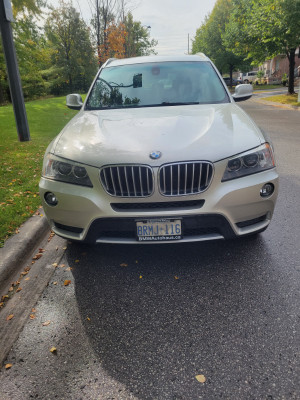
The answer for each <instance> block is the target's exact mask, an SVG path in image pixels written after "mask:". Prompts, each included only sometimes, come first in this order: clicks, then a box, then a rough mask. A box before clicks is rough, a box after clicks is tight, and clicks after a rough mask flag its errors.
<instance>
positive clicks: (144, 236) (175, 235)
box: [135, 218, 182, 242]
mask: <svg viewBox="0 0 300 400" xmlns="http://www.w3.org/2000/svg"><path fill="white" fill-rule="evenodd" d="M135 222H136V239H137V241H139V242H168V241H173V240H181V239H182V219H181V218H147V219H146V218H145V219H138V220H136V221H135Z"/></svg>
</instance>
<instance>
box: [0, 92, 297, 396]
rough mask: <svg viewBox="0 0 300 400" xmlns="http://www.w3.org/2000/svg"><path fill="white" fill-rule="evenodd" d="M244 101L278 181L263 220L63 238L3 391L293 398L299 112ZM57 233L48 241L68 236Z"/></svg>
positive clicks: (1, 373) (0, 383)
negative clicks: (153, 237)
mask: <svg viewBox="0 0 300 400" xmlns="http://www.w3.org/2000/svg"><path fill="white" fill-rule="evenodd" d="M241 106H242V107H243V108H244V109H245V110H246V111H247V112H248V113H249V114H250V115H251V116H252V117H253V118H254V119H255V121H256V122H257V123H258V125H259V126H261V127H262V128H263V129H264V130H265V131H266V132H267V133H268V134H269V135H270V137H271V138H272V140H273V143H274V146H275V150H276V159H277V165H278V170H279V174H280V191H279V198H278V202H277V206H276V210H275V215H274V218H273V221H272V223H271V225H270V227H269V228H268V229H267V231H265V232H264V233H263V234H261V235H260V236H259V237H257V238H244V239H241V240H232V241H226V242H225V241H216V242H206V243H193V244H181V245H174V244H169V245H167V244H164V245H156V246H155V245H154V246H150V245H144V246H138V245H133V246H124V245H119V246H117V245H102V246H88V245H75V244H67V248H66V249H65V251H64V253H63V255H62V258H59V260H58V262H57V264H58V265H57V266H56V265H52V264H54V263H52V264H51V261H49V260H48V267H49V268H50V267H52V274H51V276H50V278H49V285H48V286H47V287H46V288H45V290H44V291H43V293H42V295H41V296H40V298H39V300H38V302H37V304H35V305H32V304H30V310H29V312H30V315H31V316H33V317H30V315H29V316H28V317H27V323H26V324H25V326H24V329H23V331H22V332H21V334H20V336H19V339H18V340H17V341H16V342H15V344H14V346H13V348H12V350H11V351H10V353H9V354H8V357H7V359H6V360H5V364H11V365H12V366H11V367H10V368H9V369H5V368H4V367H3V368H2V369H1V370H0V399H1V400H6V399H14V400H19V399H20V400H23V399H30V398H37V399H43V400H44V399H51V400H52V399H76V400H77V399H78V400H79V399H84V400H86V399H101V400H102V399H105V400H108V399H118V400H119V399H120V400H127V399H140V400H142V399H149V400H150V399H151V400H152V399H162V400H169V399H170V400H179V399H182V400H194V399H205V400H207V399H208V400H209V399H219V398H220V399H233V400H234V399H249V400H250V399H294V400H298V399H299V398H300V380H299V376H300V349H299V347H300V311H299V310H300V290H299V289H300V262H299V259H300V257H299V256H300V248H299V243H300V231H299V216H300V214H299V198H300V173H299V170H300V157H299V153H300V135H299V123H300V113H299V112H298V111H294V110H288V109H287V110H285V109H278V108H274V107H272V106H268V105H265V104H258V103H257V102H256V101H254V100H249V101H247V102H244V103H241ZM55 240H57V242H56V244H55V248H54V249H52V252H53V253H55V251H57V250H56V248H57V249H60V248H64V247H66V243H65V241H63V240H62V239H59V238H56V239H55ZM49 253H50V252H49ZM41 260H42V258H41ZM41 260H39V261H41ZM30 278H31V279H33V278H34V275H31V276H30ZM23 290H24V289H23ZM20 293H22V292H20ZM10 301H11V300H10ZM14 301H15V302H16V300H14ZM8 307H11V306H9V302H8V304H7V306H6V307H5V308H4V310H3V311H5V313H6V314H8V315H9V311H10V309H9V308H8ZM32 308H33V310H32ZM3 311H1V313H3ZM27 314H28V310H27ZM0 316H1V314H0ZM5 322H6V323H7V324H10V323H11V322H13V319H12V320H10V321H5ZM8 326H9V325H8ZM53 347H54V348H55V349H56V350H54V349H53ZM51 349H52V352H51V351H50V350H51ZM1 396H2V397H1Z"/></svg>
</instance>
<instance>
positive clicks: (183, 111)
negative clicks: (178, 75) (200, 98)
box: [52, 103, 264, 167]
mask: <svg viewBox="0 0 300 400" xmlns="http://www.w3.org/2000/svg"><path fill="white" fill-rule="evenodd" d="M263 142H264V138H263V135H262V134H261V132H260V131H259V129H258V128H257V127H256V126H255V124H254V123H253V121H252V120H251V119H250V118H249V117H248V116H247V115H246V114H245V113H244V111H242V110H241V109H240V108H239V107H238V106H237V105H236V104H234V103H229V104H219V105H195V106H173V107H151V108H134V109H120V110H119V109H118V110H99V111H85V110H82V111H80V112H79V113H78V114H77V115H76V116H75V117H74V118H73V119H72V120H71V121H70V122H69V123H68V125H67V126H66V127H65V128H64V129H63V131H62V132H61V134H60V135H59V136H58V138H57V140H56V141H55V144H54V148H53V150H52V152H53V153H54V154H56V155H57V156H61V157H64V158H66V159H69V160H73V161H77V162H80V163H83V164H88V165H91V166H95V167H101V166H103V165H106V164H117V163H118V164H119V163H120V164H123V163H124V164H126V163H129V164H132V163H139V164H148V165H152V166H155V165H161V164H165V163H169V162H174V161H187V160H195V161H196V160H206V161H211V162H216V161H219V160H221V159H224V158H228V157H231V156H233V155H236V154H239V153H242V152H244V151H246V150H249V149H252V148H255V147H257V146H259V145H260V144H261V143H263ZM152 151H160V152H161V153H162V155H161V158H160V159H159V160H151V159H150V157H149V154H150V153H151V152H152Z"/></svg>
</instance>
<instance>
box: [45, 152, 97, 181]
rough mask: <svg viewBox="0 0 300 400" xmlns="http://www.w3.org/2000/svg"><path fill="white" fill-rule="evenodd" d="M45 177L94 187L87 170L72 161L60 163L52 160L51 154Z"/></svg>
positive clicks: (46, 165)
mask: <svg viewBox="0 0 300 400" xmlns="http://www.w3.org/2000/svg"><path fill="white" fill-rule="evenodd" d="M43 176H44V177H45V178H48V179H53V180H55V181H61V182H66V183H73V184H74V185H81V186H89V187H93V184H92V182H91V180H90V178H89V176H88V173H87V170H86V169H85V168H84V167H83V166H82V165H77V164H75V163H72V162H70V161H68V162H66V161H59V160H57V159H54V158H52V157H51V154H48V155H47V159H46V164H45V166H44V168H43Z"/></svg>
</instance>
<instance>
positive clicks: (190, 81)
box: [40, 54, 278, 243]
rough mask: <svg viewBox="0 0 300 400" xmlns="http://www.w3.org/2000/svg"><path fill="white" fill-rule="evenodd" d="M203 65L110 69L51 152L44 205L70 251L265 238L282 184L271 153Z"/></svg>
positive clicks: (139, 62) (141, 62) (213, 71)
mask: <svg viewBox="0 0 300 400" xmlns="http://www.w3.org/2000/svg"><path fill="white" fill-rule="evenodd" d="M251 95H252V86H251V85H238V86H237V87H236V89H235V93H234V94H233V95H231V93H230V92H229V90H228V88H227V87H226V84H225V83H224V80H223V79H222V77H221V75H220V74H219V72H218V70H217V68H216V67H215V66H214V64H213V63H212V62H211V61H210V59H208V58H207V57H206V56H205V55H203V54H198V55H187V56H179V57H161V56H149V57H138V58H129V59H109V60H108V61H107V62H106V63H105V64H104V65H103V66H102V67H101V68H100V70H99V72H98V74H97V75H96V78H95V80H94V82H93V83H92V85H91V88H90V90H89V92H88V94H87V97H86V99H85V101H84V102H83V101H82V99H81V96H80V95H78V94H71V95H68V96H67V106H69V107H70V108H73V109H77V110H79V112H78V113H77V115H76V116H75V117H74V118H73V119H72V120H71V121H70V122H69V123H68V124H67V125H66V126H65V128H64V129H63V130H62V131H61V132H60V134H59V135H58V136H57V137H56V138H55V139H54V140H53V141H52V142H51V143H50V145H49V146H48V148H47V151H46V154H45V157H44V163H43V171H42V177H41V180H40V196H41V199H42V204H43V207H44V211H45V214H46V216H47V218H48V221H49V223H50V226H51V228H52V230H53V231H54V232H55V233H56V234H57V235H60V236H62V237H64V238H67V239H69V240H73V241H88V242H93V243H166V242H170V243H174V242H192V241H204V240H213V239H228V238H235V237H241V236H245V235H249V234H256V233H258V232H261V231H263V230H265V229H266V228H267V227H268V225H269V223H270V221H271V218H272V215H273V212H274V207H275V202H276V198H277V192H278V174H277V172H276V167H275V159H274V154H273V148H272V144H271V143H270V140H269V139H268V138H267V137H266V135H265V133H264V132H262V131H261V130H260V129H259V128H258V127H257V126H256V125H255V123H254V122H253V121H252V119H251V118H250V117H249V116H248V115H247V114H246V113H245V112H244V111H243V110H242V109H241V108H240V107H239V106H238V105H237V104H236V103H237V102H238V101H242V100H246V99H248V98H250V97H251Z"/></svg>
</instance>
